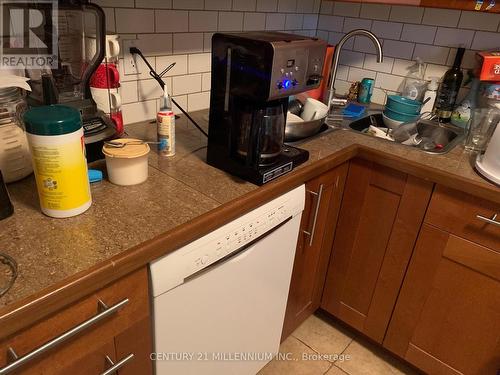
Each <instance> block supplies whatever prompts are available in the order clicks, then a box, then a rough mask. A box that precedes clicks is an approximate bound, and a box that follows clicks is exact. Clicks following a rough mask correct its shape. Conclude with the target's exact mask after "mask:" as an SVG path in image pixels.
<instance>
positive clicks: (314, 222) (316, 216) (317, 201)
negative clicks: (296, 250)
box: [303, 184, 323, 246]
mask: <svg viewBox="0 0 500 375" xmlns="http://www.w3.org/2000/svg"><path fill="white" fill-rule="evenodd" d="M308 192H309V193H310V194H312V195H314V196H317V197H318V198H317V199H316V208H315V209H314V217H313V222H312V227H311V229H310V230H309V231H307V230H303V232H304V233H305V234H307V235H308V236H309V246H312V244H313V240H314V232H315V231H316V222H317V221H318V212H319V207H320V205H321V196H322V195H323V184H321V185H319V191H318V192H317V193H316V192H315V191H312V190H308Z"/></svg>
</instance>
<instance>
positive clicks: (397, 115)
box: [384, 106, 419, 122]
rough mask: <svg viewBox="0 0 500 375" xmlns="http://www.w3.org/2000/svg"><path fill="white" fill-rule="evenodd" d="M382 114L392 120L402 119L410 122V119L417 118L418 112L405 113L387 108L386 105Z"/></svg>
mask: <svg viewBox="0 0 500 375" xmlns="http://www.w3.org/2000/svg"><path fill="white" fill-rule="evenodd" d="M384 115H386V116H387V117H389V118H390V119H392V120H396V121H403V122H410V121H415V120H416V119H417V118H418V116H419V115H418V114H411V115H409V114H407V113H401V112H398V111H394V110H392V109H391V108H388V107H387V106H386V107H385V109H384Z"/></svg>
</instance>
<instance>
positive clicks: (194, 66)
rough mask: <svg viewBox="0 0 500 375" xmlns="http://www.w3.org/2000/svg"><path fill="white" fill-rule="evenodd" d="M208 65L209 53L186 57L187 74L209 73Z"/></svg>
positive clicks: (209, 60)
mask: <svg viewBox="0 0 500 375" xmlns="http://www.w3.org/2000/svg"><path fill="white" fill-rule="evenodd" d="M210 63H211V54H210V53H195V54H192V55H188V73H189V74H193V73H202V72H210V71H211V67H210V65H211V64H210ZM157 64H158V62H157Z"/></svg>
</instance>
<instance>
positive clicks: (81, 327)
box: [0, 298, 129, 375]
mask: <svg viewBox="0 0 500 375" xmlns="http://www.w3.org/2000/svg"><path fill="white" fill-rule="evenodd" d="M128 302H129V299H128V298H125V299H124V300H122V301H120V302H118V303H117V304H115V305H113V306H111V307H106V305H105V304H104V303H103V302H102V301H101V300H99V306H103V310H102V311H101V312H100V313H99V314H97V315H94V316H93V317H92V318H90V319H88V320H86V321H84V322H82V323H80V324H78V325H77V326H75V327H73V328H71V329H70V330H68V331H66V332H64V333H62V334H61V335H60V336H57V337H56V338H54V339H52V340H50V341H47V342H46V343H45V344H43V345H42V346H39V347H38V348H36V349H33V350H32V351H31V352H29V353H27V354H25V355H23V356H22V357H18V356H17V355H16V353H15V351H14V349H12V348H9V349H8V352H9V353H10V357H11V358H15V360H14V361H13V362H12V363H10V364H8V365H7V366H4V367H2V368H0V375H4V374H10V373H11V372H12V371H14V370H15V369H17V368H19V367H21V366H24V365H25V364H27V363H28V362H29V361H31V360H32V359H34V358H36V357H38V356H40V355H42V354H44V353H46V352H47V351H49V350H51V349H53V348H55V347H56V346H58V345H60V344H62V343H64V342H65V341H67V340H69V339H70V338H71V337H73V336H75V335H78V334H79V333H81V332H83V331H85V330H86V329H88V328H90V327H91V326H93V325H95V324H97V323H98V322H100V321H101V320H103V319H105V318H107V317H108V316H110V315H112V314H114V313H116V312H117V311H118V310H120V309H121V308H122V307H123V306H125V305H126V304H127V303H128Z"/></svg>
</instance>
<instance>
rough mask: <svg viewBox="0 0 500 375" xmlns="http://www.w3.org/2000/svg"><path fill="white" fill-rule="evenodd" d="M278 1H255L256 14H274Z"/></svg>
mask: <svg viewBox="0 0 500 375" xmlns="http://www.w3.org/2000/svg"><path fill="white" fill-rule="evenodd" d="M277 9H278V0H257V12H276V10H277Z"/></svg>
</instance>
